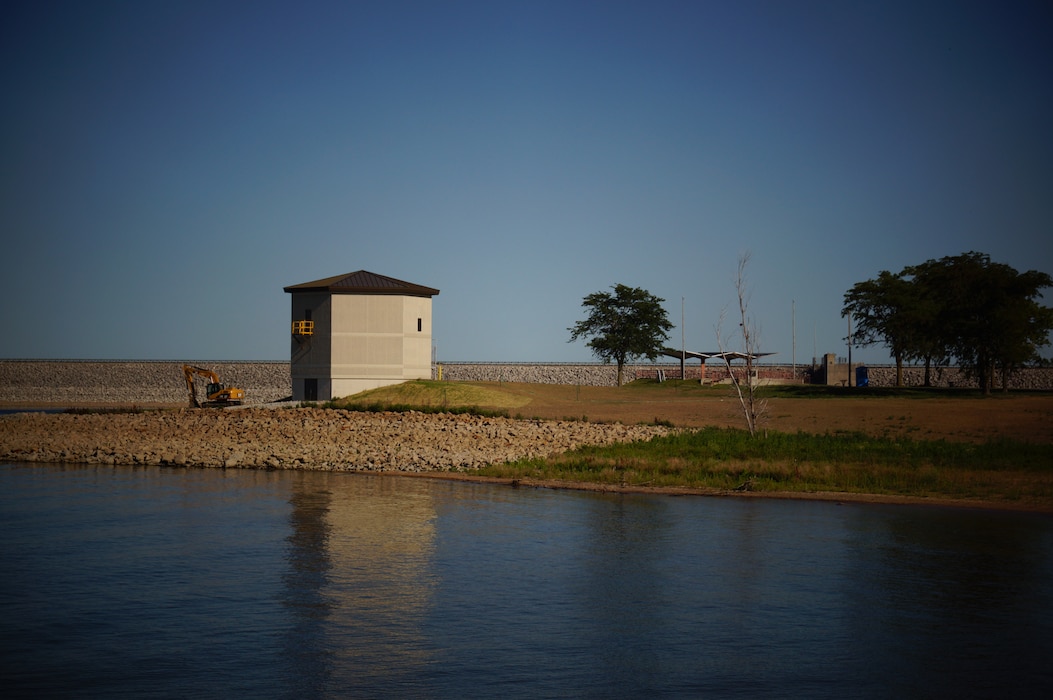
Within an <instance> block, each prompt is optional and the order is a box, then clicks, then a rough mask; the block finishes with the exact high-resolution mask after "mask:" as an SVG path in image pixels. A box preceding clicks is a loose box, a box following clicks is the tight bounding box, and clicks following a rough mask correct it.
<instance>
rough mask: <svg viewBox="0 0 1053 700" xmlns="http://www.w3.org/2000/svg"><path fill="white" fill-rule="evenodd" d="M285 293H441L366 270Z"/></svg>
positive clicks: (295, 285) (297, 286) (291, 289)
mask: <svg viewBox="0 0 1053 700" xmlns="http://www.w3.org/2000/svg"><path fill="white" fill-rule="evenodd" d="M285 291H286V292H288V293H290V294H292V293H293V292H329V293H330V294H398V295H401V296H408V297H433V296H435V295H437V294H438V293H439V290H438V289H432V288H431V287H424V286H421V285H419V284H412V283H410V282H403V281H402V280H397V279H395V278H394V277H385V276H384V275H378V274H376V273H374V272H367V271H366V270H359V271H358V272H349V273H347V274H345V275H337V276H335V277H326V278H325V279H322V280H315V281H314V282H304V283H303V284H294V285H292V286H291V287H286V288H285Z"/></svg>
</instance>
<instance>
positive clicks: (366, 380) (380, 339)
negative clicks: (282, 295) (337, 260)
mask: <svg viewBox="0 0 1053 700" xmlns="http://www.w3.org/2000/svg"><path fill="white" fill-rule="evenodd" d="M285 291H286V292H288V293H289V294H291V295H292V344H291V357H290V362H291V369H292V390H293V399H294V400H296V401H327V400H329V399H333V398H340V397H342V396H350V395H351V394H357V393H358V392H360V391H366V390H367V389H375V388H377V387H381V386H387V385H388V384H398V383H400V382H404V381H406V380H409V379H430V378H431V346H432V342H431V338H432V332H431V298H432V297H433V296H435V295H437V294H438V293H439V290H438V289H432V288H430V287H423V286H421V285H418V284H411V283H409V282H403V281H402V280H397V279H393V278H391V277H385V276H383V275H377V274H374V273H372V272H366V271H365V270H359V271H358V272H352V273H349V274H346V275H337V276H336V277H327V278H325V279H321V280H316V281H314V282H305V283H303V284H296V285H293V286H291V287H285Z"/></svg>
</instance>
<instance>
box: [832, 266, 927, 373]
mask: <svg viewBox="0 0 1053 700" xmlns="http://www.w3.org/2000/svg"><path fill="white" fill-rule="evenodd" d="M922 308H923V306H922V305H921V303H920V300H919V299H918V296H917V293H916V289H915V285H914V284H913V283H912V282H911V281H910V280H908V279H906V278H904V276H903V274H902V273H900V274H895V275H894V274H892V273H891V272H888V271H886V270H882V271H881V272H880V273H879V274H878V276H877V279H874V280H867V281H866V282H857V283H856V284H855V285H854V286H853V287H852V288H851V289H850V290H848V291H847V292H845V303H844V306H843V307H842V309H841V315H842V316H847V315H849V314H851V315H852V320H853V321H854V324H853V330H852V341H853V342H854V343H855V344H857V345H872V344H874V343H878V342H881V343H884V344H885V345H886V346H887V347H888V349H889V351H890V352H891V353H892V357H893V358H894V359H895V360H896V386H903V361H904V360H905V359H910V357H911V356H912V355H913V354H914V351H915V349H916V348H915V342H916V337H915V336H916V335H917V331H918V330H919V326H920V324H919V317H920V316H921V315H922V313H923V312H922Z"/></svg>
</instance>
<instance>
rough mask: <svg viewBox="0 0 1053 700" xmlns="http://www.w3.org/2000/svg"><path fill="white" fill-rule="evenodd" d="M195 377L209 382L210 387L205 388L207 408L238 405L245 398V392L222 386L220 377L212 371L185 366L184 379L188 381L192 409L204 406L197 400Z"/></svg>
mask: <svg viewBox="0 0 1053 700" xmlns="http://www.w3.org/2000/svg"><path fill="white" fill-rule="evenodd" d="M195 375H197V376H200V377H204V378H205V379H207V380H208V386H207V387H206V388H205V404H204V405H205V406H229V405H237V404H240V403H241V400H242V399H243V398H245V392H244V391H243V390H241V389H238V388H236V387H228V386H224V385H223V384H221V383H220V381H219V376H218V375H216V373H215V372H213V371H212V370H209V369H204V368H202V367H194V366H193V365H183V378H184V379H185V380H186V390H187V394H189V396H190V407H191V408H201V405H202V404H201V402H200V401H198V399H197V391H196V390H195V388H194V376H195Z"/></svg>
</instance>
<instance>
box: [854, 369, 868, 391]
mask: <svg viewBox="0 0 1053 700" xmlns="http://www.w3.org/2000/svg"><path fill="white" fill-rule="evenodd" d="M856 386H870V374H869V373H868V372H867V368H866V367H865V366H862V365H860V366H859V367H856Z"/></svg>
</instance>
